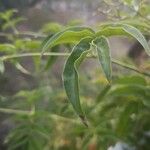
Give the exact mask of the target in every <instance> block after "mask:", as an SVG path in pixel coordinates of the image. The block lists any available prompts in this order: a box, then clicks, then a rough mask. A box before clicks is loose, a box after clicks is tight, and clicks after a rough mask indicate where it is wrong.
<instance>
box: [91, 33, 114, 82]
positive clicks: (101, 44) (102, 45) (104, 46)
mask: <svg viewBox="0 0 150 150" xmlns="http://www.w3.org/2000/svg"><path fill="white" fill-rule="evenodd" d="M93 44H94V45H95V46H96V50H97V54H98V58H99V62H100V64H101V66H102V69H103V71H104V73H105V76H106V78H107V80H108V81H109V82H110V81H111V77H112V69H111V56H110V48H109V43H108V41H107V39H106V37H104V36H101V37H98V38H96V39H95V40H93Z"/></svg>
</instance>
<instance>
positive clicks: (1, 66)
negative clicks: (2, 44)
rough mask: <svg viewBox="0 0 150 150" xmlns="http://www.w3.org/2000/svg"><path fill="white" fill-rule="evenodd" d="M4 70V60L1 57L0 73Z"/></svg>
mask: <svg viewBox="0 0 150 150" xmlns="http://www.w3.org/2000/svg"><path fill="white" fill-rule="evenodd" d="M4 71H5V66H4V62H3V61H2V60H1V59H0V73H4Z"/></svg>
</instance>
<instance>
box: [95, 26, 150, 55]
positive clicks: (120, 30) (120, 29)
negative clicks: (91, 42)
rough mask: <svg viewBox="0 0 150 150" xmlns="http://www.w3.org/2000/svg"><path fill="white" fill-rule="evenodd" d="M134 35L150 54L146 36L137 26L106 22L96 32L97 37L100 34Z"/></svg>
mask: <svg viewBox="0 0 150 150" xmlns="http://www.w3.org/2000/svg"><path fill="white" fill-rule="evenodd" d="M102 35H104V36H106V37H108V36H114V35H117V36H120V35H121V36H132V37H134V38H135V39H136V40H138V41H139V43H140V44H141V45H142V46H143V48H144V49H145V51H146V53H147V54H148V55H149V56H150V48H149V45H148V43H147V41H146V39H145V37H144V36H143V35H142V33H141V32H140V31H139V30H138V29H137V28H135V27H133V26H131V25H128V24H121V23H117V24H106V25H104V26H101V30H99V31H98V32H97V33H96V37H99V36H102Z"/></svg>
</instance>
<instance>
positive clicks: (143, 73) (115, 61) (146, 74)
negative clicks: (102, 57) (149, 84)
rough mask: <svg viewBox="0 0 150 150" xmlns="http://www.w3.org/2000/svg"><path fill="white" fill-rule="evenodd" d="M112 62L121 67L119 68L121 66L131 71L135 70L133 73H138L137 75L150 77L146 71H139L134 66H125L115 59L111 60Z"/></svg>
mask: <svg viewBox="0 0 150 150" xmlns="http://www.w3.org/2000/svg"><path fill="white" fill-rule="evenodd" d="M111 61H112V63H114V64H117V65H119V66H121V67H124V68H127V69H130V70H133V71H135V72H137V73H139V74H142V75H145V76H148V77H150V73H148V72H144V71H142V70H139V69H138V68H136V67H134V66H131V65H129V64H125V63H123V62H120V61H118V60H115V59H111Z"/></svg>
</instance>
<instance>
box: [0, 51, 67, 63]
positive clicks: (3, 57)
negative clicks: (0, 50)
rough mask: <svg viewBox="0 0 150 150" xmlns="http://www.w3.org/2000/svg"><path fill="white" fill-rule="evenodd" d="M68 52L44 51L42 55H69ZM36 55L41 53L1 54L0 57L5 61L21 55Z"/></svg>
mask: <svg viewBox="0 0 150 150" xmlns="http://www.w3.org/2000/svg"><path fill="white" fill-rule="evenodd" d="M69 55H70V53H55V52H49V53H44V54H43V56H69ZM36 56H39V57H40V56H41V53H23V54H14V55H5V56H1V57H0V59H1V60H2V61H6V60H8V59H13V58H21V57H36Z"/></svg>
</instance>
